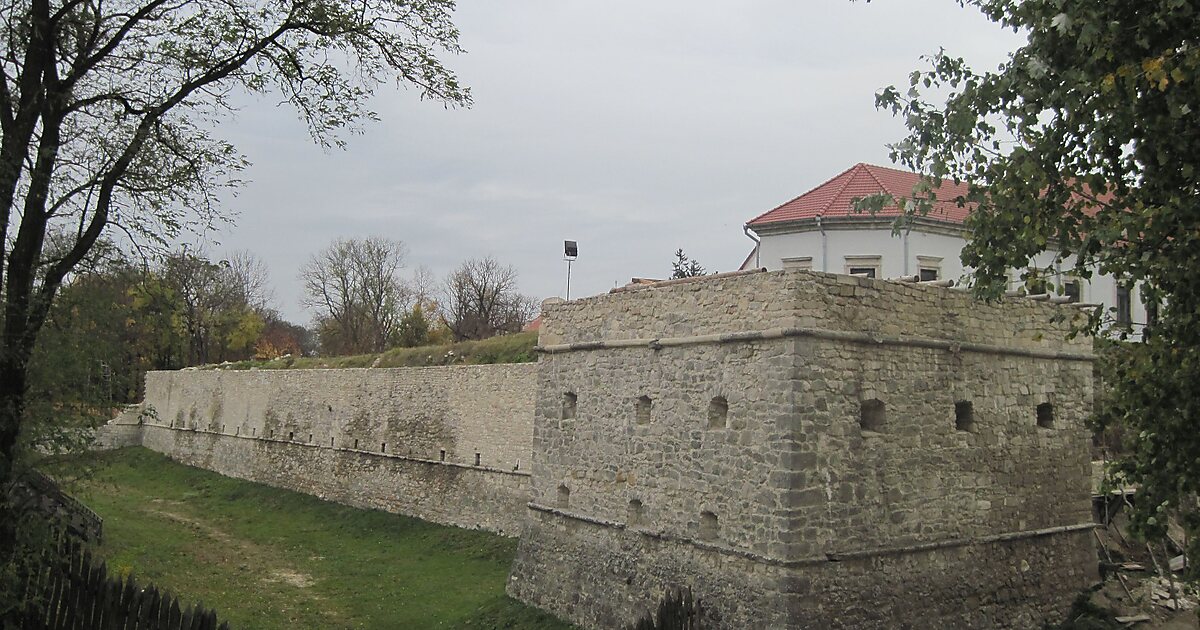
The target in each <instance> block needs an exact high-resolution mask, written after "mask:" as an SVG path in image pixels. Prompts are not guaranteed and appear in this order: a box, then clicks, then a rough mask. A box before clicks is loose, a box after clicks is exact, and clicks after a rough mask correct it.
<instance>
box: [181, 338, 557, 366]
mask: <svg viewBox="0 0 1200 630" xmlns="http://www.w3.org/2000/svg"><path fill="white" fill-rule="evenodd" d="M537 338H538V334H537V332H523V333H516V334H512V335H501V336H499V337H492V338H490V339H483V340H481V341H460V342H458V343H452V344H446V345H441V346H420V347H417V348H393V349H391V350H388V351H387V352H383V353H380V354H357V355H352V356H345V357H289V358H287V359H275V360H273V361H239V362H237V363H232V364H230V365H229V366H228V367H229V369H234V370H248V369H250V368H260V369H264V370H276V369H289V368H290V369H321V368H365V367H372V366H374V367H385V368H386V367H420V366H425V365H477V364H482V363H528V362H531V361H536V360H537V356H535V355H534V352H533V347H534V346H535V345H537ZM215 367H217V366H213V365H209V366H205V368H207V369H212V368H215Z"/></svg>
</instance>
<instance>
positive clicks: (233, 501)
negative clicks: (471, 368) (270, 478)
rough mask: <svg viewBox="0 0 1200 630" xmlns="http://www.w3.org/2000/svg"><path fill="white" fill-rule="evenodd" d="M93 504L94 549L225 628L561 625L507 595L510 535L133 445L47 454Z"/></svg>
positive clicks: (114, 568)
mask: <svg viewBox="0 0 1200 630" xmlns="http://www.w3.org/2000/svg"><path fill="white" fill-rule="evenodd" d="M46 468H47V469H48V471H49V472H51V473H53V474H56V475H58V476H60V477H63V476H66V475H71V474H74V473H75V472H77V471H79V470H88V471H90V472H89V474H88V475H86V476H84V477H82V478H81V479H79V480H77V481H74V482H71V483H70V484H68V489H69V490H71V491H72V492H74V493H75V494H76V496H78V497H79V498H80V499H82V500H83V501H85V502H86V503H87V504H88V505H89V506H91V507H92V509H94V510H96V511H97V512H98V513H99V514H100V515H101V516H102V517H104V544H103V545H102V546H101V547H100V548H99V550H98V553H99V555H100V556H102V557H103V558H105V559H106V561H107V562H108V566H109V570H110V572H112V573H116V572H121V573H133V574H134V575H136V576H137V577H138V578H139V581H141V582H142V583H146V582H149V583H153V584H154V585H156V586H158V587H159V588H163V589H166V590H169V591H171V592H173V593H175V594H177V595H178V596H179V597H181V598H182V599H183V600H184V601H185V602H196V601H202V602H203V603H204V604H205V605H207V606H211V607H215V608H216V609H217V612H218V614H219V615H220V616H221V618H222V619H225V620H228V621H229V623H230V625H231V626H232V627H234V628H242V629H251V628H252V629H259V628H262V629H272V628H279V629H293V628H533V629H537V628H543V629H554V628H568V627H570V626H568V625H566V624H564V623H563V622H560V621H558V620H556V619H554V618H552V617H550V616H548V615H546V614H544V613H542V612H540V611H538V610H536V609H533V608H530V607H527V606H524V605H523V604H521V603H519V602H517V601H514V600H512V599H509V598H508V597H507V596H506V595H505V594H504V585H505V580H506V577H507V573H508V568H509V564H510V563H511V562H512V558H513V555H514V554H515V552H516V541H515V540H513V539H508V538H503V537H501V536H497V535H494V534H489V533H485V532H479V531H471V530H464V529H458V528H454V527H445V526H441V525H434V524H432V523H426V522H424V521H420V520H417V519H413V518H407V517H403V516H398V515H395V514H387V513H384V512H378V511H369V510H357V509H353V508H348V507H345V506H341V505H337V504H335V503H330V502H327V501H321V500H319V499H317V498H315V497H311V496H308V495H304V494H299V493H295V492H289V491H286V490H279V489H276V488H271V487H269V486H264V485H261V484H255V483H250V482H246V481H240V480H236V479H231V478H228V477H222V476H220V475H217V474H215V473H212V472H208V471H205V470H201V469H197V468H191V467H188V466H183V465H181V464H177V463H175V462H172V461H171V460H169V459H167V458H165V457H163V456H162V455H159V454H157V453H154V452H152V451H149V450H146V449H143V448H128V449H122V450H119V451H112V452H108V453H97V454H88V455H85V456H80V457H75V458H70V459H60V460H57V461H54V462H53V463H51V464H50V465H49V466H47V467H46Z"/></svg>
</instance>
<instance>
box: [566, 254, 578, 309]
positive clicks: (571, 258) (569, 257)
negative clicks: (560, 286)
mask: <svg viewBox="0 0 1200 630" xmlns="http://www.w3.org/2000/svg"><path fill="white" fill-rule="evenodd" d="M578 257H579V245H578V244H577V243H576V242H575V241H563V260H565V261H567V300H570V299H571V263H572V262H574V261H575V259H576V258H578Z"/></svg>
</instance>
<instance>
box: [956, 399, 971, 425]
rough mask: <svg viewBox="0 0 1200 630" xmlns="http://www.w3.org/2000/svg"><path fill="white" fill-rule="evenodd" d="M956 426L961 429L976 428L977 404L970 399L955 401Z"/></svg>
mask: <svg viewBox="0 0 1200 630" xmlns="http://www.w3.org/2000/svg"><path fill="white" fill-rule="evenodd" d="M954 428H955V429H957V430H959V431H974V430H975V406H974V405H972V404H971V401H969V400H960V401H958V402H956V403H954Z"/></svg>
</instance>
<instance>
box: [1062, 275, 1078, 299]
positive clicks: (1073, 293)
mask: <svg viewBox="0 0 1200 630" xmlns="http://www.w3.org/2000/svg"><path fill="white" fill-rule="evenodd" d="M1062 294H1063V295H1065V296H1066V297H1067V300H1068V301H1070V302H1078V301H1079V297H1080V295H1082V292H1081V289H1080V286H1079V281H1078V280H1075V279H1071V280H1067V281H1066V282H1064V283H1063V286H1062Z"/></svg>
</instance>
